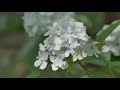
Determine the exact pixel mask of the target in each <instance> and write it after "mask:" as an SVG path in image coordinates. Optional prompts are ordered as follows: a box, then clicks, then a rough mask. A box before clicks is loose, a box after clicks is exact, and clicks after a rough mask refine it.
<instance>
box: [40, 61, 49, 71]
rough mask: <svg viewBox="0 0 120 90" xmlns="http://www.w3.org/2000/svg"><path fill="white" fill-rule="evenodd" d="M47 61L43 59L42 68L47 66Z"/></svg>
mask: <svg viewBox="0 0 120 90" xmlns="http://www.w3.org/2000/svg"><path fill="white" fill-rule="evenodd" d="M47 64H48V63H47V62H46V61H43V62H42V64H41V65H40V69H41V70H43V69H45V68H46V67H47Z"/></svg>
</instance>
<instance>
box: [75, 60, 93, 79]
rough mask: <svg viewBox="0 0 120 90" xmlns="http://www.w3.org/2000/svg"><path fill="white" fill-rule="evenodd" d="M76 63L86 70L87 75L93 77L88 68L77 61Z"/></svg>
mask: <svg viewBox="0 0 120 90" xmlns="http://www.w3.org/2000/svg"><path fill="white" fill-rule="evenodd" d="M77 62H78V64H79V65H80V66H81V67H82V68H83V69H84V70H85V71H86V73H87V75H88V76H90V77H93V76H92V75H91V74H90V73H89V70H88V69H87V68H86V67H85V66H84V65H82V64H81V63H80V62H79V61H77Z"/></svg>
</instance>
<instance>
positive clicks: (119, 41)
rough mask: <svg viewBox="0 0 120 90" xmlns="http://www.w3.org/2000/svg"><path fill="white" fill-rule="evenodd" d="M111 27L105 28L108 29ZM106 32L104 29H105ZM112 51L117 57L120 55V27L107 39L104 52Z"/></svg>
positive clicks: (103, 48)
mask: <svg viewBox="0 0 120 90" xmlns="http://www.w3.org/2000/svg"><path fill="white" fill-rule="evenodd" d="M108 26H109V25H107V26H104V28H107V27H108ZM103 30H104V29H103ZM109 51H111V52H112V53H113V54H114V55H115V56H118V55H120V25H119V26H118V27H117V28H116V29H115V30H114V31H113V32H112V33H111V34H110V35H109V36H108V37H107V38H106V40H105V42H104V45H103V46H102V52H109Z"/></svg>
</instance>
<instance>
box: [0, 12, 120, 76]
mask: <svg viewBox="0 0 120 90" xmlns="http://www.w3.org/2000/svg"><path fill="white" fill-rule="evenodd" d="M22 16H23V12H0V77H6V78H9V77H17V78H18V77H19V78H21V77H26V76H27V75H28V74H29V73H31V72H32V71H33V70H36V71H39V72H40V73H41V75H40V76H39V77H71V76H72V77H79V75H80V74H81V73H80V72H81V70H80V69H79V68H78V66H77V64H76V65H73V66H72V67H73V68H72V70H71V71H70V72H69V70H67V71H63V70H59V71H57V72H53V71H52V70H51V69H49V68H47V69H46V70H44V71H40V70H39V69H37V68H35V67H34V66H33V62H34V61H35V58H36V56H37V54H38V50H39V43H40V42H41V41H42V40H44V38H42V37H41V38H40V37H39V36H36V37H34V38H29V37H28V35H27V34H26V33H25V31H24V28H23V20H22V18H21V17H22ZM119 18H120V13H119V12H116V13H115V12H76V16H75V19H77V20H79V21H82V22H84V24H85V25H86V26H87V33H88V34H89V35H91V36H92V38H93V39H94V38H95V36H96V33H97V32H98V31H100V30H101V28H102V26H103V25H104V24H109V23H111V22H112V21H114V20H117V19H119ZM65 72H66V73H65Z"/></svg>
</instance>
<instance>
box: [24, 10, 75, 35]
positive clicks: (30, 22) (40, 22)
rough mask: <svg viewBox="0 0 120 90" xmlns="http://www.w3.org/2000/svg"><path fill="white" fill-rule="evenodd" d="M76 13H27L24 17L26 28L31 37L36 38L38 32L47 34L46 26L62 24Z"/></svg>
mask: <svg viewBox="0 0 120 90" xmlns="http://www.w3.org/2000/svg"><path fill="white" fill-rule="evenodd" d="M73 15H74V12H25V13H24V16H23V20H24V28H25V30H26V32H27V33H28V34H29V36H31V37H32V36H35V35H36V33H38V31H40V33H45V32H46V25H52V24H53V23H54V22H57V23H61V22H62V21H65V20H68V19H69V18H70V17H71V16H73Z"/></svg>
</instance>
